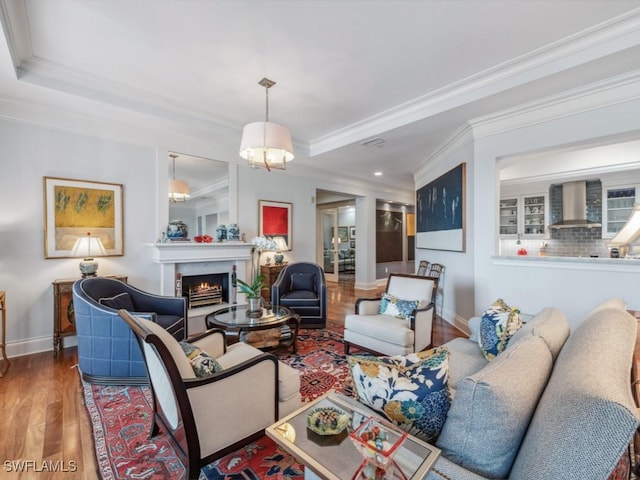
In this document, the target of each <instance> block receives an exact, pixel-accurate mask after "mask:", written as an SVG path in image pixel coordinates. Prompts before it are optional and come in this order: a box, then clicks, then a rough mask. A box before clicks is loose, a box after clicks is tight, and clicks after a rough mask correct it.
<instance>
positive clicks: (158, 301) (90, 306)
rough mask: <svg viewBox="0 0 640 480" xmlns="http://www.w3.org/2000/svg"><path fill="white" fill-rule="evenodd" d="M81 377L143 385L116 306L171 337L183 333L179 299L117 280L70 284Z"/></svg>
mask: <svg viewBox="0 0 640 480" xmlns="http://www.w3.org/2000/svg"><path fill="white" fill-rule="evenodd" d="M73 305H74V310H75V318H76V331H77V335H78V363H79V367H80V371H81V372H82V378H84V379H85V380H86V381H88V382H92V383H102V384H141V383H147V371H146V368H145V365H144V361H143V359H142V354H141V353H140V348H139V347H138V344H137V342H136V340H135V338H134V336H133V333H132V332H131V329H130V328H129V327H128V326H127V324H126V323H125V322H124V321H123V320H122V319H121V318H120V317H119V316H118V309H120V308H125V309H128V310H131V311H135V312H137V313H136V315H139V316H142V317H145V318H148V319H150V320H152V321H153V322H156V323H157V324H158V325H160V326H161V327H162V328H164V329H165V330H167V331H168V332H169V333H170V334H171V335H173V337H174V338H176V339H177V340H184V339H185V337H186V332H187V310H186V302H185V299H184V298H182V297H180V298H177V297H167V296H161V295H154V294H151V293H147V292H144V291H142V290H139V289H137V288H135V287H133V286H131V285H127V284H126V283H123V282H121V281H119V280H114V279H112V278H104V277H89V278H84V279H82V280H78V281H77V282H75V283H74V284H73Z"/></svg>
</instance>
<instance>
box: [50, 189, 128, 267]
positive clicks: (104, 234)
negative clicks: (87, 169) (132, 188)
mask: <svg viewBox="0 0 640 480" xmlns="http://www.w3.org/2000/svg"><path fill="white" fill-rule="evenodd" d="M43 187H44V257H45V258H69V257H71V250H72V249H73V246H74V244H75V242H76V240H77V239H78V237H80V236H83V235H87V234H91V235H92V236H94V237H99V238H100V240H102V244H103V246H104V248H105V250H106V252H107V255H108V256H118V255H124V231H123V206H122V184H118V183H105V182H94V181H90V180H74V179H70V178H57V177H43Z"/></svg>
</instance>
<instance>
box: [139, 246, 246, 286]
mask: <svg viewBox="0 0 640 480" xmlns="http://www.w3.org/2000/svg"><path fill="white" fill-rule="evenodd" d="M148 245H149V246H151V247H152V252H153V261H154V262H155V263H159V264H160V265H161V268H160V278H161V290H162V291H161V294H162V295H175V286H176V274H177V273H184V272H185V271H187V270H188V271H193V269H194V268H199V267H200V268H204V269H213V270H219V271H230V270H231V268H232V266H233V265H235V266H236V269H237V271H238V274H239V276H240V277H244V276H245V275H246V274H247V267H248V266H250V261H251V248H252V247H253V245H252V244H250V243H245V242H222V243H191V242H184V243H182V242H176V243H151V244H148ZM203 273H219V272H218V271H210V272H203Z"/></svg>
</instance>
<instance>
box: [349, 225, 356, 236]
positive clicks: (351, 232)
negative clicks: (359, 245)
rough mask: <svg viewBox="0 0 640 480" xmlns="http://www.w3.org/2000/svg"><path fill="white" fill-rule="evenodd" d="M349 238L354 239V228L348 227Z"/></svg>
mask: <svg viewBox="0 0 640 480" xmlns="http://www.w3.org/2000/svg"><path fill="white" fill-rule="evenodd" d="M349 238H356V227H355V226H352V227H349Z"/></svg>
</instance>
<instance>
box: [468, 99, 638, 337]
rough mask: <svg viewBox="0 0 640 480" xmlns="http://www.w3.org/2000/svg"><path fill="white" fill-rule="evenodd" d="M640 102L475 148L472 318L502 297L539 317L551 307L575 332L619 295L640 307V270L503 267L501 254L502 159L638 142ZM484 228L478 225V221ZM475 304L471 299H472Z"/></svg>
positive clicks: (536, 127)
mask: <svg viewBox="0 0 640 480" xmlns="http://www.w3.org/2000/svg"><path fill="white" fill-rule="evenodd" d="M638 111H640V100H634V101H629V102H626V103H623V104H614V105H608V106H606V107H603V108H598V109H593V110H588V111H582V112H579V113H576V114H574V115H567V116H565V117H562V118H556V119H553V120H548V121H544V122H539V123H536V124H532V125H529V126H526V127H522V128H518V129H513V130H510V131H506V132H504V133H499V134H496V135H491V136H487V137H484V138H480V139H477V140H476V141H475V153H474V158H475V168H474V170H475V174H474V175H473V177H472V182H473V185H474V190H475V195H474V199H473V201H474V203H475V205H477V208H478V209H479V210H481V212H482V213H481V214H480V212H478V213H476V218H477V219H478V220H477V221H476V223H475V227H476V228H475V240H474V245H473V254H474V265H473V270H474V282H473V283H474V285H475V298H474V299H473V303H474V312H476V313H478V312H481V311H482V310H483V309H484V308H486V307H487V306H488V305H489V304H490V303H491V302H492V301H494V300H495V299H496V298H503V299H505V301H506V302H507V303H509V304H513V305H517V306H518V307H519V308H520V309H521V310H522V311H525V312H531V313H535V312H537V311H539V310H540V309H542V308H543V307H545V306H556V307H559V308H560V309H562V310H563V311H564V312H565V313H566V315H567V316H568V318H569V321H570V323H571V325H572V326H575V325H577V324H578V323H579V322H580V321H581V320H582V319H583V317H584V316H585V315H586V314H587V313H588V312H589V310H590V309H591V308H593V307H594V306H595V305H597V304H598V303H600V302H601V301H603V300H605V299H607V298H610V297H612V296H620V297H622V298H624V299H625V300H626V301H627V304H628V305H629V307H630V308H633V309H638V308H640V298H639V297H638V292H637V291H638V288H637V286H638V285H639V284H640V268H638V267H634V266H633V265H628V264H623V265H622V266H621V267H622V268H612V267H606V266H593V265H582V266H578V267H575V266H571V265H557V266H551V265H548V264H540V263H538V264H535V263H532V264H528V263H522V262H520V263H518V262H516V263H515V264H508V262H507V263H506V264H505V263H504V262H501V261H499V260H497V259H494V258H493V256H494V255H495V254H496V253H497V238H498V235H497V220H496V218H497V214H498V210H497V205H498V198H499V185H498V181H497V169H496V160H497V159H499V158H500V157H503V156H507V155H517V154H522V153H525V152H534V151H537V150H538V151H539V150H546V149H552V148H555V147H557V148H560V147H563V146H566V145H569V144H574V145H575V144H579V143H581V142H585V143H587V142H589V143H592V142H593V141H594V140H595V139H607V140H608V141H610V142H611V143H615V137H616V136H619V135H625V136H628V135H629V134H638V135H640V116H639V115H637V112H638ZM480 216H481V218H482V221H479V218H480ZM470 300H471V298H470Z"/></svg>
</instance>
